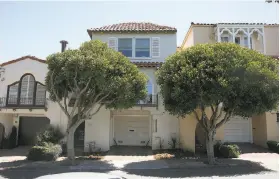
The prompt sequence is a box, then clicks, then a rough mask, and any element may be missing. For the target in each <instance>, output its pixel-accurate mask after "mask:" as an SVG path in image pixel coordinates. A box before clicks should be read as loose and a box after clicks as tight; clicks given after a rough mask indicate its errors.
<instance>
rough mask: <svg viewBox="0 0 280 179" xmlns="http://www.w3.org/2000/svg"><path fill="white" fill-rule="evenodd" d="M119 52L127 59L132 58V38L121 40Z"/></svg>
mask: <svg viewBox="0 0 280 179" xmlns="http://www.w3.org/2000/svg"><path fill="white" fill-rule="evenodd" d="M118 51H119V52H121V53H122V54H123V55H124V56H126V57H132V38H119V39H118Z"/></svg>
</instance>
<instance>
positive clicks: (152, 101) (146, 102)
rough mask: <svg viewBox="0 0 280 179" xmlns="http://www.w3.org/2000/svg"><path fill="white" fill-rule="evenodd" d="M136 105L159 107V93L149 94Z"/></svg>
mask: <svg viewBox="0 0 280 179" xmlns="http://www.w3.org/2000/svg"><path fill="white" fill-rule="evenodd" d="M136 106H143V107H145V106H146V107H158V95H151V94H150V95H147V97H146V98H144V99H142V100H140V101H138V102H137V103H136Z"/></svg>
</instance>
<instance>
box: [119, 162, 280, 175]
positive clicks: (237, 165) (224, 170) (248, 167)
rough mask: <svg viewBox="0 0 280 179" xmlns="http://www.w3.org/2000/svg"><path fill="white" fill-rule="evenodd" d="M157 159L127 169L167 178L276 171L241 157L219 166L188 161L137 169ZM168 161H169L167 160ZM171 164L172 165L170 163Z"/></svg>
mask: <svg viewBox="0 0 280 179" xmlns="http://www.w3.org/2000/svg"><path fill="white" fill-rule="evenodd" d="M153 162H156V160H155V161H145V162H135V163H130V164H127V165H126V166H125V171H126V172H127V173H128V174H133V175H139V176H145V177H167V178H183V177H211V176H220V177H233V176H237V175H249V174H259V173H262V172H276V171H273V170H270V169H267V168H265V167H263V166H262V165H261V164H260V163H257V162H252V161H247V160H240V159H234V160H232V159H226V160H222V161H221V164H220V165H218V166H209V165H206V164H202V163H200V164H199V163H196V164H195V163H194V164H190V163H188V162H187V161H185V162H186V163H185V164H183V162H182V161H181V162H182V163H181V164H179V165H177V166H176V167H171V168H166V169H151V170H137V169H134V168H137V166H139V165H146V166H149V165H151V166H152V165H153V164H152V163H153ZM166 162H167V163H168V162H169V161H166ZM169 166H170V165H169Z"/></svg>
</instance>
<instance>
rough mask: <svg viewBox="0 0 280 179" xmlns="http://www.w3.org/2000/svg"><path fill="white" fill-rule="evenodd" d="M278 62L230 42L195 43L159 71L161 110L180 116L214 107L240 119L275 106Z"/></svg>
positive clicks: (177, 54)
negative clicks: (197, 109)
mask: <svg viewBox="0 0 280 179" xmlns="http://www.w3.org/2000/svg"><path fill="white" fill-rule="evenodd" d="M278 81H279V77H278V60H275V59H273V58H271V57H269V56H265V55H263V54H260V53H258V52H257V51H254V50H250V49H248V48H243V47H241V46H239V45H236V44H232V43H216V44H201V45H196V46H193V47H191V48H188V49H187V50H183V51H180V52H177V53H176V54H174V55H172V56H170V57H169V58H168V59H167V60H166V63H165V64H164V65H163V66H162V67H161V69H160V70H159V71H158V84H159V85H160V87H161V94H162V96H163V97H164V104H165V108H166V110H168V111H169V112H170V113H172V114H174V115H180V116H184V115H186V114H189V113H191V112H193V111H194V110H195V109H196V108H197V107H200V106H201V105H203V106H204V107H211V106H212V107H213V106H217V105H218V104H220V103H223V110H224V111H225V112H230V113H232V114H234V115H241V116H244V117H249V116H252V115H253V114H260V113H263V112H266V111H268V110H271V109H273V108H275V106H276V105H277V103H278V90H279V86H278Z"/></svg>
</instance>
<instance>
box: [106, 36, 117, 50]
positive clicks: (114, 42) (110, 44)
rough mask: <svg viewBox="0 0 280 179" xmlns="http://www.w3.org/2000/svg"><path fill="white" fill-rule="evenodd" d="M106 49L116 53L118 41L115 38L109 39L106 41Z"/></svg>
mask: <svg viewBox="0 0 280 179" xmlns="http://www.w3.org/2000/svg"><path fill="white" fill-rule="evenodd" d="M108 47H109V48H112V49H114V50H116V51H118V41H117V38H115V37H110V38H109V41H108Z"/></svg>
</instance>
